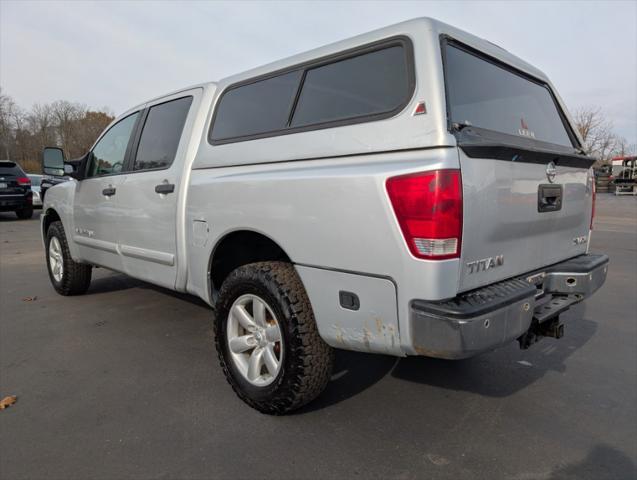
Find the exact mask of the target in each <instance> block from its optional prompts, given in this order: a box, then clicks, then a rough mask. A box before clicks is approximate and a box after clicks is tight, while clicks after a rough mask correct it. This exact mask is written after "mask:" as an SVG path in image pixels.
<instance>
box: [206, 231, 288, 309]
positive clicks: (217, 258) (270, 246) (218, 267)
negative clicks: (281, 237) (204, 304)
mask: <svg viewBox="0 0 637 480" xmlns="http://www.w3.org/2000/svg"><path fill="white" fill-rule="evenodd" d="M263 261H283V262H289V263H292V259H291V258H290V256H289V255H288V254H287V252H286V251H285V250H284V249H283V247H281V245H280V244H279V243H278V242H277V241H275V240H274V239H272V238H271V237H269V236H268V235H266V234H264V233H263V232H259V231H256V230H251V229H238V230H233V231H230V232H227V233H225V234H224V235H223V236H222V237H221V238H219V240H218V241H217V243H216V244H215V246H214V247H213V249H212V252H211V253H210V258H209V260H208V281H209V289H210V298H211V300H212V301H213V302H215V301H216V299H217V296H218V293H219V290H220V289H221V285H222V283H223V281H224V280H225V279H226V278H227V277H228V275H229V274H230V273H231V272H232V271H233V270H234V269H236V268H238V267H240V266H242V265H247V264H248V263H254V262H263Z"/></svg>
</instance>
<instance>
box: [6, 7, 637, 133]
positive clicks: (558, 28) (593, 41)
mask: <svg viewBox="0 0 637 480" xmlns="http://www.w3.org/2000/svg"><path fill="white" fill-rule="evenodd" d="M419 16H429V17H434V18H437V19H439V20H442V21H444V22H447V23H450V24H452V25H454V26H456V27H459V28H462V29H464V30H467V31H469V32H471V33H473V34H475V35H478V36H481V37H484V38H486V39H488V40H490V41H492V42H494V43H497V44H499V45H500V46H502V47H504V48H506V49H507V50H509V51H510V52H512V53H514V54H516V55H518V56H520V57H522V58H523V59H525V60H527V61H528V62H530V63H532V64H534V65H536V66H537V67H539V68H540V69H541V70H543V71H544V72H546V73H547V74H548V76H549V77H550V78H551V79H552V80H553V82H554V83H555V85H556V86H557V89H558V90H559V92H560V94H561V95H562V97H563V98H564V100H565V101H566V104H567V105H568V107H569V109H570V110H571V111H572V110H574V109H576V108H578V107H580V106H600V107H601V108H602V109H603V110H604V111H605V112H606V113H607V114H608V116H609V117H610V118H611V119H612V121H613V123H614V125H615V131H616V132H617V133H618V134H620V135H622V136H624V137H625V138H627V139H628V140H629V142H631V143H636V142H637V2H636V1H634V0H627V1H617V2H611V1H599V2H596V1H583V2H548V1H545V2H540V1H532V2H522V1H511V2H504V1H501V2H478V1H467V2H435V1H422V2H363V1H359V2H335V1H334V2H308V3H304V2H266V1H262V2H195V1H193V2H180V3H173V2H168V1H162V2H151V1H119V2H107V1H100V2H88V1H86V2H82V1H73V2H56V1H51V0H49V1H44V2H30V1H24V0H21V1H11V0H9V1H7V0H0V86H1V87H2V91H3V93H5V94H8V95H10V96H12V97H13V98H14V99H15V100H16V102H17V103H18V104H19V105H21V106H23V107H30V106H31V105H32V104H34V103H36V102H50V101H53V100H58V99H65V100H71V101H76V102H81V103H84V104H86V105H88V106H92V107H104V106H106V107H108V108H109V109H110V110H111V111H112V112H114V113H117V114H118V113H121V112H122V111H123V110H126V109H127V108H129V107H131V106H133V105H134V104H137V103H141V102H143V101H144V100H146V99H148V98H151V97H153V96H156V95H160V94H162V93H165V92H168V91H171V90H175V89H177V88H181V87H184V86H187V85H191V84H194V83H200V82H204V81H209V80H215V79H219V78H223V77H225V76H227V75H230V74H233V73H238V72H241V71H243V70H246V69H248V68H251V67H255V66H258V65H261V64H264V63H267V62H270V61H273V60H278V59H281V58H284V57H287V56H289V55H292V54H295V53H298V52H302V51H305V50H308V49H311V48H314V47H318V46H321V45H324V44H327V43H330V42H334V41H337V40H341V39H343V38H347V37H350V36H353V35H356V34H359V33H364V32H366V31H369V30H373V29H375V28H378V27H382V26H385V25H389V24H392V23H396V22H399V21H402V20H406V19H409V18H413V17H419Z"/></svg>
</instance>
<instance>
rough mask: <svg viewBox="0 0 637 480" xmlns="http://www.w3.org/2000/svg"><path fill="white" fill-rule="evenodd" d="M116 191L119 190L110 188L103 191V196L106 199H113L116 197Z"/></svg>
mask: <svg viewBox="0 0 637 480" xmlns="http://www.w3.org/2000/svg"><path fill="white" fill-rule="evenodd" d="M116 191H117V190H116V189H115V187H108V188H105V189H104V190H102V195H104V196H105V197H112V196H113V195H115V192H116Z"/></svg>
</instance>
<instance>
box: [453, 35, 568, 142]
mask: <svg viewBox="0 0 637 480" xmlns="http://www.w3.org/2000/svg"><path fill="white" fill-rule="evenodd" d="M444 48H445V82H446V86H447V100H448V102H449V106H448V109H449V113H450V116H451V121H452V122H453V123H457V124H459V125H472V126H475V127H478V128H484V129H487V130H493V131H496V132H500V133H505V134H509V135H515V136H519V137H524V138H527V139H529V138H530V139H536V140H540V141H543V142H549V143H554V144H557V145H563V146H568V147H572V146H573V143H572V142H571V139H570V137H569V135H568V133H567V130H566V128H565V126H564V122H563V121H562V118H561V116H560V113H559V111H558V109H557V106H556V104H555V101H554V100H553V96H552V95H551V92H550V91H549V89H548V87H547V86H545V85H543V84H540V83H537V82H535V81H532V80H531V79H529V78H526V77H524V76H522V75H520V74H517V73H514V72H512V71H510V70H507V69H505V68H503V67H501V66H498V65H496V64H495V63H492V62H490V61H489V60H487V59H485V58H482V57H480V56H478V55H475V54H473V53H469V52H468V51H465V50H464V49H461V48H459V47H456V46H454V45H451V44H445V47H444Z"/></svg>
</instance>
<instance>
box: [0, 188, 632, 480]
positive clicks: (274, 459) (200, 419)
mask: <svg viewBox="0 0 637 480" xmlns="http://www.w3.org/2000/svg"><path fill="white" fill-rule="evenodd" d="M548 248H550V246H548ZM591 250H592V251H599V252H605V253H607V254H609V255H610V258H611V266H610V270H609V276H608V280H607V282H606V284H605V286H604V287H603V288H602V290H600V291H599V292H598V293H597V294H595V295H594V296H593V297H592V298H591V299H589V300H588V301H587V302H585V303H584V304H580V305H578V306H577V307H576V308H574V309H572V310H571V311H570V312H568V313H567V314H565V315H564V316H563V318H564V321H565V324H566V334H565V337H564V338H563V339H561V340H553V339H545V340H543V341H542V342H541V343H539V344H537V345H535V346H534V347H532V348H531V349H530V350H526V351H522V350H519V349H518V346H517V343H514V344H510V345H508V346H506V347H504V348H501V349H499V350H497V351H494V352H491V353H488V354H484V355H482V356H479V357H476V358H473V359H469V360H464V361H455V362H453V361H443V360H434V359H427V358H416V357H413V358H405V359H396V358H392V357H385V356H373V355H365V354H357V353H349V352H338V353H337V357H336V369H335V372H334V376H333V379H332V381H331V383H330V385H329V386H328V388H327V390H326V391H325V392H324V393H323V395H322V396H321V397H320V398H319V399H318V400H316V401H315V402H314V403H312V404H310V405H308V406H307V407H305V408H304V409H302V410H301V411H299V412H296V413H295V414H292V415H288V416H285V417H269V416H265V415H262V414H259V413H257V412H256V411H254V410H252V409H250V408H249V407H247V406H246V405H244V404H243V403H242V402H241V401H239V400H238V399H237V398H236V397H235V395H234V394H233V392H232V390H231V389H230V387H229V386H228V384H227V383H226V381H225V379H224V377H223V374H222V372H221V369H220V368H219V366H218V363H217V358H216V353H215V351H214V346H213V342H212V329H211V321H212V314H211V311H210V309H209V308H208V307H207V306H206V305H205V304H204V303H203V302H201V301H199V300H197V299H195V298H193V297H189V296H186V295H179V294H175V293H173V292H170V291H167V290H164V289H161V288H158V287H154V286H152V285H149V284H146V283H143V282H140V281H137V280H133V279H130V278H127V277H126V276H124V275H121V274H117V273H112V272H109V271H106V270H103V269H97V270H94V277H93V278H94V280H93V283H92V285H91V288H90V290H89V292H88V294H86V295H84V296H80V297H61V296H59V295H57V294H56V293H55V292H54V290H53V288H52V287H51V286H50V284H49V279H48V277H47V273H46V266H45V263H44V254H43V248H42V244H41V240H40V236H39V221H38V219H37V218H35V216H34V219H32V220H29V221H18V220H16V219H15V216H14V215H13V214H9V213H6V214H4V213H3V214H0V397H4V396H5V395H17V396H18V401H17V403H16V404H15V405H13V406H12V407H10V408H8V409H6V410H3V411H0V444H1V445H2V446H1V447H0V477H1V478H2V479H17V478H25V479H26V478H28V479H39V478H49V479H75V478H77V479H90V478H104V479H126V478H168V479H185V478H251V479H262V478H277V479H286V478H361V479H367V478H382V479H387V478H399V479H411V478H443V479H460V478H481V479H497V478H506V479H516V480H530V479H542V480H544V479H596V480H599V479H631V478H637V470H636V465H637V318H636V317H637V199H635V198H616V197H614V196H610V195H598V205H597V219H596V223H595V232H594V235H593V242H592V248H591Z"/></svg>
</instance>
